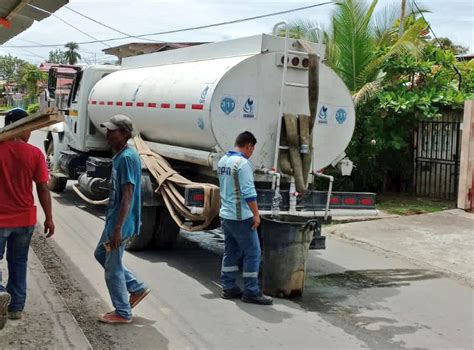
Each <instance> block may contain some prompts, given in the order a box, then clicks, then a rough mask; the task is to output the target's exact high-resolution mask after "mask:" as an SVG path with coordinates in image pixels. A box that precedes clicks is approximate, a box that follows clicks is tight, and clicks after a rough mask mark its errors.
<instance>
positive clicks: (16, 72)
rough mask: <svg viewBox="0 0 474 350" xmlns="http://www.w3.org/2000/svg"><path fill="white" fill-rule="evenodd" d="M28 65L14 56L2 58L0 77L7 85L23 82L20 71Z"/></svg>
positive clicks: (0, 57)
mask: <svg viewBox="0 0 474 350" xmlns="http://www.w3.org/2000/svg"><path fill="white" fill-rule="evenodd" d="M27 65H28V63H27V62H26V61H23V60H22V59H20V58H18V57H14V56H12V55H10V54H9V55H7V56H0V77H1V78H2V79H4V80H6V82H7V83H12V82H19V81H20V80H21V74H20V71H21V70H22V68H23V67H25V66H27Z"/></svg>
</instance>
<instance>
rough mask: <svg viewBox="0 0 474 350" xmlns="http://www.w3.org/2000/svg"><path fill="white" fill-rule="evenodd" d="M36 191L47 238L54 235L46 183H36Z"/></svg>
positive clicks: (49, 195) (49, 197) (49, 196)
mask: <svg viewBox="0 0 474 350" xmlns="http://www.w3.org/2000/svg"><path fill="white" fill-rule="evenodd" d="M36 192H37V193H38V198H39V201H40V204H41V208H43V211H44V216H45V217H46V219H45V221H44V233H46V237H48V238H49V237H51V236H52V235H54V223H53V212H52V206H51V194H50V193H49V189H48V184H47V183H37V184H36Z"/></svg>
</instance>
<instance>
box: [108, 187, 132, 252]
mask: <svg viewBox="0 0 474 350" xmlns="http://www.w3.org/2000/svg"><path fill="white" fill-rule="evenodd" d="M132 197H133V185H132V184H131V183H127V184H125V185H123V186H122V200H121V201H120V209H119V214H118V218H117V222H116V223H115V227H114V231H113V233H112V236H111V237H110V246H111V248H112V249H116V248H118V247H120V244H121V243H122V227H123V223H124V222H125V219H126V218H127V215H128V212H129V211H130V206H131V204H132Z"/></svg>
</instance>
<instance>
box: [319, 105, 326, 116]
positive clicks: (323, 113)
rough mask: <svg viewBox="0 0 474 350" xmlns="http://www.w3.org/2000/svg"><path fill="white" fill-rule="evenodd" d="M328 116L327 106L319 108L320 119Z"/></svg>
mask: <svg viewBox="0 0 474 350" xmlns="http://www.w3.org/2000/svg"><path fill="white" fill-rule="evenodd" d="M327 117H328V108H327V107H326V106H322V107H321V109H320V110H319V119H327Z"/></svg>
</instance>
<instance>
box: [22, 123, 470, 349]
mask: <svg viewBox="0 0 474 350" xmlns="http://www.w3.org/2000/svg"><path fill="white" fill-rule="evenodd" d="M43 137H44V133H42V132H35V133H34V134H33V137H32V139H31V141H30V142H32V143H33V144H36V145H38V146H41V144H42V139H43ZM53 198H54V199H53V207H54V215H55V223H56V226H57V231H56V232H57V233H56V235H55V237H54V239H53V240H52V241H50V245H52V246H53V247H54V250H55V251H56V253H57V254H58V256H59V257H60V261H61V262H60V264H62V266H63V268H64V269H66V271H68V274H69V277H70V278H71V279H73V280H74V282H75V285H76V286H77V288H80V290H81V292H82V293H83V295H84V296H85V297H82V298H80V301H76V302H80V303H82V305H83V308H84V315H86V318H87V317H89V318H90V320H89V323H88V325H89V328H90V327H93V328H94V329H95V331H96V333H95V334H93V333H94V332H90V334H91V337H93V336H103V337H105V338H107V339H108V340H109V341H110V344H112V345H113V346H116V347H121V348H135V349H138V348H140V349H145V348H146V349H148V348H154V349H315V348H374V349H386V348H394V349H396V348H402V349H405V348H407V349H411V348H430V349H433V348H464V349H469V348H472V347H473V340H472V330H473V291H472V289H471V288H469V287H468V286H466V285H463V284H462V283H461V282H459V281H457V280H454V279H450V278H448V277H447V276H446V275H443V274H442V273H441V272H437V271H433V270H430V269H429V268H428V267H426V266H423V265H422V264H420V265H415V264H414V263H413V262H409V261H406V260H403V259H401V258H400V257H398V256H395V255H391V254H390V253H387V252H383V251H379V250H375V249H374V248H369V247H368V246H364V245H357V244H355V243H353V242H348V241H345V240H342V239H338V238H336V237H329V238H328V242H327V249H326V250H325V251H310V256H309V263H308V275H307V280H306V289H305V293H304V296H303V297H302V298H298V299H293V300H284V299H276V300H275V304H274V305H273V306H271V307H264V306H254V305H249V304H245V303H242V302H240V301H237V302H235V301H226V300H223V299H220V298H219V292H220V287H219V285H218V283H219V269H220V260H221V256H220V254H221V251H222V239H221V235H220V234H219V232H211V233H209V232H207V233H195V234H183V235H181V238H180V240H179V244H178V246H177V248H176V249H175V250H174V251H166V252H160V251H146V252H142V253H136V254H130V253H126V255H125V263H126V265H127V266H128V267H129V268H130V269H131V270H132V271H134V272H135V273H136V274H137V275H138V277H139V278H141V279H142V280H144V281H145V282H146V283H147V284H148V286H149V287H150V288H151V289H152V293H151V294H150V295H149V296H148V297H147V298H146V299H145V300H144V301H143V302H142V303H141V304H140V305H139V306H138V307H137V308H136V310H135V323H134V324H132V325H126V326H119V327H113V326H108V325H99V324H97V323H96V321H95V320H94V319H93V312H92V313H91V310H92V311H94V312H97V313H99V312H106V311H110V302H109V297H108V293H107V289H106V287H105V282H104V277H103V271H102V269H101V267H100V266H99V264H98V263H97V262H96V261H95V260H94V257H93V251H94V248H95V246H96V243H97V241H98V239H99V236H100V233H101V231H102V228H103V225H104V211H105V210H104V208H102V207H93V206H90V205H86V204H85V203H83V202H82V201H81V200H80V199H79V198H77V196H76V195H75V194H74V193H73V192H72V190H71V188H70V187H69V188H67V189H66V191H65V193H63V194H62V195H57V194H53ZM39 213H40V214H41V212H40V211H39ZM37 254H38V253H37ZM51 273H53V274H54V272H51V271H50V274H51ZM57 288H58V286H57ZM59 289H60V286H59ZM66 302H67V301H66ZM79 323H80V324H81V322H79ZM97 332H99V333H97ZM85 333H86V335H88V334H89V333H88V331H87V330H85ZM91 343H92V344H94V341H93V340H92V341H91Z"/></svg>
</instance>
